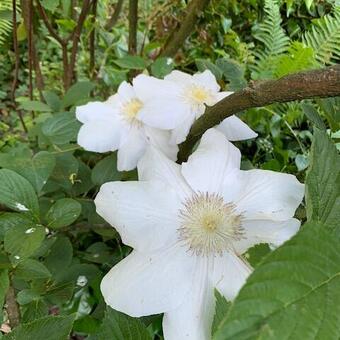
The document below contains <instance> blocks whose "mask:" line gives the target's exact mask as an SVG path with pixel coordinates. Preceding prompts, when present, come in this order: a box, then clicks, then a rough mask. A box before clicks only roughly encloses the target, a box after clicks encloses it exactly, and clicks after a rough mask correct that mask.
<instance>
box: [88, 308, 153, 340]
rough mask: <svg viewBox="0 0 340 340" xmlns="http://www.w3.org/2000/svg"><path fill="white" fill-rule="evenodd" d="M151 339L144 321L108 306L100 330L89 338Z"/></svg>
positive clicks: (91, 339) (96, 339)
mask: <svg viewBox="0 0 340 340" xmlns="http://www.w3.org/2000/svg"><path fill="white" fill-rule="evenodd" d="M102 339H115V340H136V339H138V340H151V339H152V338H151V336H150V334H149V332H148V331H147V329H146V327H145V326H144V325H143V323H142V322H141V321H140V320H138V319H135V318H132V317H130V316H128V315H125V314H123V313H120V312H117V311H115V310H113V309H112V308H110V307H107V310H106V313H105V317H104V320H103V323H102V325H101V327H100V329H99V332H98V333H96V334H94V335H92V336H91V337H90V339H89V340H102Z"/></svg>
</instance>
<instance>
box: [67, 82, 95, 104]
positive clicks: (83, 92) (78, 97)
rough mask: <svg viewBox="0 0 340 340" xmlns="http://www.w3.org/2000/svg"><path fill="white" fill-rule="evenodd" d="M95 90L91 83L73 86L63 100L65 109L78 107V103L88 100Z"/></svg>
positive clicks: (79, 83)
mask: <svg viewBox="0 0 340 340" xmlns="http://www.w3.org/2000/svg"><path fill="white" fill-rule="evenodd" d="M93 88H94V84H93V83H91V82H89V81H80V82H78V83H76V84H74V85H72V86H71V87H70V88H69V89H68V90H67V92H66V94H65V96H64V98H63V100H62V105H63V107H64V108H66V107H69V106H73V105H76V104H77V103H78V102H80V101H82V100H84V99H86V98H88V97H89V96H90V93H91V91H92V90H93Z"/></svg>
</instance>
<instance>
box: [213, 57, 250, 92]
mask: <svg viewBox="0 0 340 340" xmlns="http://www.w3.org/2000/svg"><path fill="white" fill-rule="evenodd" d="M216 66H217V67H218V68H219V69H220V70H221V71H222V73H223V75H224V77H225V79H227V81H228V82H229V86H228V89H229V90H231V91H236V90H241V89H243V88H244V87H246V85H247V81H246V80H245V78H244V68H243V67H242V66H241V65H240V64H239V63H238V62H236V61H235V60H233V59H218V60H217V61H216Z"/></svg>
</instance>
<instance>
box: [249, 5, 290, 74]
mask: <svg viewBox="0 0 340 340" xmlns="http://www.w3.org/2000/svg"><path fill="white" fill-rule="evenodd" d="M264 10H265V13H266V18H265V20H264V22H263V23H261V24H260V25H259V26H258V29H257V32H256V33H255V34H254V37H255V38H256V39H257V40H259V41H261V42H262V45H261V46H260V47H259V49H258V50H257V51H256V52H255V53H254V55H255V57H256V60H255V65H254V66H253V68H252V70H253V73H252V77H253V79H264V78H272V77H273V74H274V68H275V65H274V64H273V60H274V59H275V57H277V56H279V55H280V54H282V53H284V52H285V51H286V50H287V47H288V44H289V38H288V37H287V35H286V33H285V31H284V30H283V28H282V27H281V22H282V19H281V15H280V6H279V4H278V2H277V0H266V1H265V7H264Z"/></svg>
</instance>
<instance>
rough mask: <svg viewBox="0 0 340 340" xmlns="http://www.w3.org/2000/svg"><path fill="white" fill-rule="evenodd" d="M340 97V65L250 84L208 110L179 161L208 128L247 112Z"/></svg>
mask: <svg viewBox="0 0 340 340" xmlns="http://www.w3.org/2000/svg"><path fill="white" fill-rule="evenodd" d="M336 96H340V65H336V66H332V67H327V68H325V69H322V70H312V71H307V72H299V73H295V74H291V75H288V76H286V77H283V78H280V79H278V80H267V81H259V82H251V83H250V84H249V86H248V87H246V88H245V89H243V90H241V91H237V92H235V93H234V94H232V95H230V96H228V97H226V98H224V99H223V100H221V101H219V102H218V103H217V104H215V105H214V106H211V107H208V108H207V109H206V112H205V114H204V115H203V116H201V117H200V118H199V119H198V120H197V121H196V122H195V123H194V125H193V126H192V127H191V129H190V132H189V135H188V137H187V139H186V140H185V141H184V142H183V143H182V144H180V146H179V152H178V162H180V163H181V162H184V161H186V160H187V158H188V156H189V154H190V152H191V150H192V148H193V146H194V145H195V143H196V142H197V141H198V140H199V139H200V137H201V136H202V134H203V133H204V132H205V131H206V130H207V129H209V128H211V127H214V126H215V125H217V124H219V123H220V122H222V121H223V120H224V119H225V118H227V117H230V116H231V115H233V114H236V113H238V112H241V111H243V110H246V109H250V108H254V107H262V106H266V105H270V104H273V103H285V102H290V101H293V100H302V99H308V98H316V97H321V98H322V97H336Z"/></svg>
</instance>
